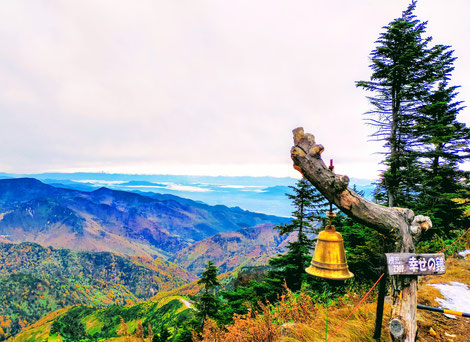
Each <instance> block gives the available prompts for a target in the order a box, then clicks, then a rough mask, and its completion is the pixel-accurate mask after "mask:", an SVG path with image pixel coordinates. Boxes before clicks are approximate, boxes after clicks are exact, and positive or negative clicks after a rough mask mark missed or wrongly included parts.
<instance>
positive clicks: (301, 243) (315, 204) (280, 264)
mask: <svg viewBox="0 0 470 342" xmlns="http://www.w3.org/2000/svg"><path fill="white" fill-rule="evenodd" d="M291 189H292V190H293V194H286V195H287V196H288V197H289V198H290V199H291V200H292V204H293V206H294V211H293V213H292V217H293V219H292V222H291V223H289V224H287V225H284V226H279V227H276V228H277V229H278V230H279V232H280V234H281V235H284V234H290V233H292V232H297V240H296V241H294V242H289V244H288V246H287V249H288V251H287V253H286V254H283V255H279V256H278V257H275V258H271V259H270V260H269V264H270V265H271V266H273V269H272V270H271V271H270V272H269V274H268V279H269V281H268V282H269V283H270V285H271V286H272V287H274V288H275V290H277V292H280V291H281V290H282V285H283V283H284V281H285V282H286V285H287V287H288V288H289V289H290V290H292V291H298V290H300V288H301V286H302V283H303V282H305V281H307V280H308V278H309V275H308V274H307V273H306V272H305V268H306V267H308V265H309V264H310V261H311V258H312V256H311V248H312V246H313V240H312V239H311V237H310V238H309V236H308V234H309V233H313V232H314V231H315V230H316V229H315V228H314V226H313V225H314V224H315V223H316V224H318V223H319V221H320V222H321V221H322V218H323V217H324V216H322V215H321V214H322V213H324V212H325V211H326V208H327V204H328V202H327V201H326V199H325V198H324V197H323V195H322V194H321V193H320V192H319V191H318V190H317V189H316V188H315V187H314V186H313V185H312V184H311V183H310V182H309V181H308V180H306V179H305V178H302V179H301V180H299V181H298V182H297V184H296V185H295V186H292V187H291Z"/></svg>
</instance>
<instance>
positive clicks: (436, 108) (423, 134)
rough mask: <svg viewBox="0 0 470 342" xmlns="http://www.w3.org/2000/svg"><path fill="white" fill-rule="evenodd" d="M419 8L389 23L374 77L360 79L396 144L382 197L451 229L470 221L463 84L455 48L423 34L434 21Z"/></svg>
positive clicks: (376, 121)
mask: <svg viewBox="0 0 470 342" xmlns="http://www.w3.org/2000/svg"><path fill="white" fill-rule="evenodd" d="M415 7H416V1H412V3H411V4H410V6H409V7H408V9H407V10H406V11H405V12H403V15H402V17H401V18H398V19H395V20H394V21H392V22H391V23H390V24H389V25H388V26H387V27H385V29H386V30H385V32H384V33H382V34H381V36H380V38H379V40H378V41H377V43H378V46H377V48H376V49H375V50H374V51H373V52H372V65H371V68H372V70H373V74H372V76H371V81H367V82H366V81H360V82H358V83H357V85H358V86H360V87H363V88H365V89H367V90H370V91H373V92H374V93H375V96H373V97H369V100H370V102H371V103H372V105H373V106H374V110H372V111H370V112H369V114H371V115H372V116H371V117H370V121H369V122H370V123H371V124H372V125H374V126H376V127H377V131H376V133H375V137H376V138H378V139H381V140H384V141H385V147H386V148H387V149H388V152H387V154H386V157H385V160H384V164H385V165H386V166H387V169H386V171H385V172H384V174H383V178H382V180H381V182H379V184H378V191H377V192H376V195H377V196H376V198H377V199H378V200H387V201H388V204H389V205H390V206H402V207H407V208H410V209H413V210H414V211H415V213H416V214H424V215H427V216H430V217H431V219H432V221H433V225H434V227H437V228H439V229H440V231H441V232H445V233H446V234H448V232H449V231H451V230H453V229H456V228H459V227H462V225H464V224H466V223H465V222H466V218H465V217H464V215H463V212H464V209H465V208H464V207H463V205H462V201H458V199H459V198H462V197H463V196H466V195H465V194H466V193H467V192H468V173H467V172H463V171H461V170H460V169H459V164H460V163H461V162H462V161H464V160H465V159H468V158H469V156H470V153H469V152H470V149H469V143H470V133H469V129H468V128H467V127H465V125H464V124H462V123H460V122H458V120H457V115H458V113H459V112H460V111H461V109H462V106H461V102H458V101H455V97H456V95H457V93H456V89H457V88H458V87H455V86H449V84H448V83H449V79H450V76H451V73H452V71H453V69H454V66H453V62H454V61H455V59H456V58H455V57H453V51H452V50H451V49H450V47H449V46H446V45H435V46H430V42H431V37H427V38H424V37H423V35H424V33H425V28H426V24H427V23H426V22H420V21H419V20H417V19H416V17H415V16H414V15H413V11H414V9H415ZM381 189H382V190H385V193H384V192H382V193H381V191H380V190H381ZM427 234H428V235H429V234H433V231H430V232H427ZM424 238H426V236H424ZM427 238H429V237H427Z"/></svg>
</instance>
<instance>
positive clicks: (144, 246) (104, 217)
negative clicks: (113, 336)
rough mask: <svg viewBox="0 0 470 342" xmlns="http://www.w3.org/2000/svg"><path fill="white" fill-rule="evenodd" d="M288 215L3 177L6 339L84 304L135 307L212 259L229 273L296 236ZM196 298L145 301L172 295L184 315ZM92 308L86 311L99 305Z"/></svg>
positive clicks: (187, 279)
mask: <svg viewBox="0 0 470 342" xmlns="http://www.w3.org/2000/svg"><path fill="white" fill-rule="evenodd" d="M288 222H290V219H288V218H284V217H277V216H273V215H266V214H260V213H254V212H250V211H246V210H242V209H240V208H229V207H226V206H223V205H217V206H210V205H207V204H204V203H201V202H196V201H193V200H189V199H185V198H180V197H177V196H173V195H171V196H169V195H159V194H150V193H147V194H142V193H133V192H127V191H120V190H112V189H108V188H104V187H102V188H98V189H96V190H92V191H83V190H76V189H69V188H61V187H56V186H51V185H48V184H45V183H42V182H41V181H39V180H36V179H33V178H19V179H2V180H0V260H1V263H0V306H1V307H0V328H1V330H0V340H5V339H6V338H8V337H11V336H14V335H16V334H18V333H19V332H21V331H23V330H24V329H25V328H26V327H29V326H34V325H35V324H39V323H35V322H42V320H44V319H46V321H47V320H48V319H50V317H56V316H57V315H58V313H60V312H62V313H65V312H69V311H67V310H68V308H70V307H75V306H76V305H84V307H89V308H92V307H94V308H103V307H109V306H116V305H118V306H119V307H122V308H123V309H122V310H124V311H123V313H122V315H120V316H123V315H124V316H125V315H126V314H125V311H126V310H128V309H124V308H126V307H135V305H140V304H139V303H141V302H145V301H146V300H149V299H150V298H155V297H158V294H159V293H169V292H171V291H172V290H174V289H177V288H179V287H181V286H185V285H186V286H188V285H190V284H191V283H192V282H194V281H195V280H197V279H198V277H199V276H200V274H201V272H202V270H203V268H204V265H205V264H206V262H207V261H208V260H212V261H214V262H215V264H216V265H217V266H218V267H219V268H220V271H221V272H228V273H227V274H229V273H230V272H233V271H234V270H235V269H237V268H238V269H240V267H250V266H259V265H265V264H267V260H268V259H269V258H270V257H272V256H274V255H277V254H279V253H283V252H285V250H286V245H287V243H288V242H289V241H291V240H292V237H291V236H281V237H280V236H279V233H278V231H277V230H275V229H274V226H275V225H282V224H286V223H288ZM228 278H229V279H231V278H233V276H230V275H229V276H228ZM161 300H165V301H168V303H165V304H162V302H161ZM146 303H148V302H146ZM187 303H188V302H185V300H183V299H179V300H176V301H172V300H167V299H160V301H159V304H155V305H156V306H155V307H153V306H152V307H151V308H149V307H148V305H149V304H142V305H144V307H145V308H146V309H145V310H147V309H148V310H155V311H158V310H160V308H161V307H165V308H167V306H168V305H170V307H171V308H172V309H171V310H174V311H175V312H174V315H176V316H179V315H180V312H182V311H185V310H184V308H186V309H189V308H188V305H187ZM180 304H181V305H183V306H182V307H181V308H180ZM152 305H153V304H152ZM157 307H158V308H157ZM139 308H143V307H139ZM64 310H65V311H64ZM77 310H81V309H77ZM83 310H84V311H83ZM83 310H82V311H80V314H79V316H80V317H82V316H83V315H85V314H87V315H95V311H89V310H91V309H89V310H88V309H83ZM87 310H88V311H87ZM139 310H140V309H139ZM142 310H144V309H142ZM165 310H166V309H165ZM171 310H170V311H171ZM98 311H99V310H98ZM74 312H75V311H74ZM50 313H52V316H47V315H49V314H50ZM96 314H97V315H98V316H99V315H100V314H98V313H96ZM67 315H68V314H67ZM77 315H78V314H77ZM176 316H175V317H176ZM183 316H184V314H183ZM47 317H49V318H47ZM67 317H68V316H67ZM74 317H75V316H74ZM100 317H101V316H100ZM115 317H119V315H118V316H115ZM167 319H168V320H169V321H171V320H174V319H175V318H174V317H173V316H172V318H171V319H170V318H167ZM183 320H184V319H183ZM175 322H176V323H177V322H178V320H176V321H175ZM64 324H66V323H64ZM67 324H69V323H67ZM70 324H71V323H70ZM103 329H104V328H103V327H102V328H100V331H106V330H103ZM96 331H98V330H96ZM91 335H93V334H91ZM38 336H39V335H38ZM99 336H100V335H99V334H98V335H96V336H95V337H96V338H98V337H99ZM38 338H39V337H38ZM33 340H34V339H33ZM38 340H41V339H40V338H39V339H38Z"/></svg>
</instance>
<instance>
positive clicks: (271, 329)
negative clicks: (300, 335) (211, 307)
mask: <svg viewBox="0 0 470 342" xmlns="http://www.w3.org/2000/svg"><path fill="white" fill-rule="evenodd" d="M259 306H260V311H257V312H248V314H246V315H238V314H235V315H234V317H233V320H234V322H233V324H232V325H229V326H226V331H225V332H224V331H223V330H222V329H221V328H218V327H217V326H216V325H215V323H213V322H212V323H210V324H209V322H208V324H209V326H208V327H207V329H206V326H204V331H203V339H202V341H203V342H219V341H230V342H274V341H278V340H279V339H280V337H281V327H282V325H283V324H285V323H307V322H311V321H313V320H314V318H315V316H316V313H317V310H318V309H317V308H316V307H315V304H314V303H313V301H312V299H311V298H310V296H308V295H307V294H306V293H304V292H301V293H300V294H298V295H295V294H293V293H292V292H291V291H289V290H287V294H286V295H283V296H281V298H280V301H279V302H278V303H277V304H276V305H275V306H273V305H271V304H263V303H259Z"/></svg>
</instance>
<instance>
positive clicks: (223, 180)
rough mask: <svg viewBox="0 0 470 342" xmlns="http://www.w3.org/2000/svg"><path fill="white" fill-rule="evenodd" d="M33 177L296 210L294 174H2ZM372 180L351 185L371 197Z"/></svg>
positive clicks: (73, 185)
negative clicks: (260, 175)
mask: <svg viewBox="0 0 470 342" xmlns="http://www.w3.org/2000/svg"><path fill="white" fill-rule="evenodd" d="M2 176H3V177H10V178H13V177H31V178H37V179H40V180H41V181H42V182H44V183H47V184H50V185H53V186H57V187H63V188H69V189H76V190H82V191H93V190H96V189H98V188H100V187H102V186H106V187H107V188H110V189H115V190H123V191H133V192H138V193H143V194H145V193H159V194H171V195H176V196H179V197H184V198H189V199H192V200H195V201H200V202H201V201H202V202H204V203H207V204H210V205H218V204H221V205H226V206H228V207H240V208H243V209H244V210H249V211H254V212H260V213H265V214H270V215H276V216H284V217H290V216H291V214H292V211H293V208H292V206H291V201H290V200H289V199H288V198H287V197H286V195H285V194H286V193H291V189H290V188H289V186H292V185H294V184H295V183H296V182H297V180H296V179H294V178H287V177H285V178H276V177H210V176H182V175H129V174H108V173H43V174H35V175H9V174H0V178H1V177H2ZM371 183H372V181H371V180H366V179H355V178H352V179H351V182H350V186H351V187H352V186H353V185H356V186H357V189H358V190H363V191H364V192H365V196H366V198H368V199H371V198H372V192H373V189H374V187H373V185H371Z"/></svg>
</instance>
